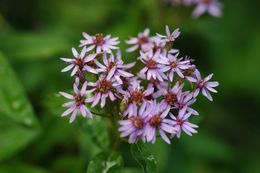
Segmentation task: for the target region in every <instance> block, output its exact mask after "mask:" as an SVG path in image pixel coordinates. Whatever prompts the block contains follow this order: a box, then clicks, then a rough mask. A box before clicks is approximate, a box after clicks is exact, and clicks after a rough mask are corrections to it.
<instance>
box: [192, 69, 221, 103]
mask: <svg viewBox="0 0 260 173" xmlns="http://www.w3.org/2000/svg"><path fill="white" fill-rule="evenodd" d="M195 75H196V77H197V79H196V81H195V82H196V90H195V91H194V97H197V96H198V94H199V92H200V91H202V94H203V95H204V96H205V97H207V98H208V99H209V100H210V101H213V98H212V96H211V95H210V92H209V91H211V92H213V93H217V90H215V89H214V87H217V86H218V85H219V83H218V82H216V81H214V82H209V80H210V79H211V78H212V76H213V74H210V75H208V76H207V77H205V78H204V79H202V78H201V75H200V72H199V71H198V70H197V71H196V72H195Z"/></svg>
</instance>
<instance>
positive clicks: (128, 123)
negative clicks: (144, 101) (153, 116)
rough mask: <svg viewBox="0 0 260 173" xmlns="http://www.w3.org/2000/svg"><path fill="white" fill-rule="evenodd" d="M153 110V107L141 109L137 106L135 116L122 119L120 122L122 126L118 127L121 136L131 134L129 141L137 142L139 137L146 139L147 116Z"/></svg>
mask: <svg viewBox="0 0 260 173" xmlns="http://www.w3.org/2000/svg"><path fill="white" fill-rule="evenodd" d="M150 112H151V109H147V108H144V107H142V108H140V109H139V111H138V110H137V107H136V108H135V109H134V110H133V116H131V117H129V118H128V119H126V120H120V121H119V124H120V125H121V127H120V128H119V129H118V130H119V132H120V133H121V134H120V137H127V136H129V139H128V142H129V143H130V144H131V143H136V142H137V141H138V139H142V140H143V141H145V136H144V129H145V126H146V123H147V119H146V117H147V116H148V114H149V113H150Z"/></svg>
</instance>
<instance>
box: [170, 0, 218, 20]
mask: <svg viewBox="0 0 260 173" xmlns="http://www.w3.org/2000/svg"><path fill="white" fill-rule="evenodd" d="M168 1H169V2H170V3H172V4H173V5H184V6H195V9H194V10H193V12H192V16H193V17H194V18H198V17H200V16H201V15H202V14H204V13H209V14H210V15H212V16H214V17H221V16H222V11H221V10H222V5H221V3H220V2H219V1H218V0H168Z"/></svg>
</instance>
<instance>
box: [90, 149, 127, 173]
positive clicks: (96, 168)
mask: <svg viewBox="0 0 260 173" xmlns="http://www.w3.org/2000/svg"><path fill="white" fill-rule="evenodd" d="M112 152H113V151H112ZM122 167H123V160H122V156H121V155H120V154H119V153H114V152H113V153H111V154H108V153H106V152H103V153H100V154H98V155H96V156H95V157H94V158H93V159H92V160H91V161H90V162H89V165H88V169H87V173H120V172H121V168H122Z"/></svg>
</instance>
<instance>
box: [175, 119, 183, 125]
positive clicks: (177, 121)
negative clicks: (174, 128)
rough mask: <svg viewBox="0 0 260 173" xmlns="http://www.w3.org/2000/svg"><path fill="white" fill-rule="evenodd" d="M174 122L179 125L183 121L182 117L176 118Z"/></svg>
mask: <svg viewBox="0 0 260 173" xmlns="http://www.w3.org/2000/svg"><path fill="white" fill-rule="evenodd" d="M176 123H177V125H180V126H181V125H182V124H183V123H184V121H183V120H182V119H179V118H177V119H176Z"/></svg>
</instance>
